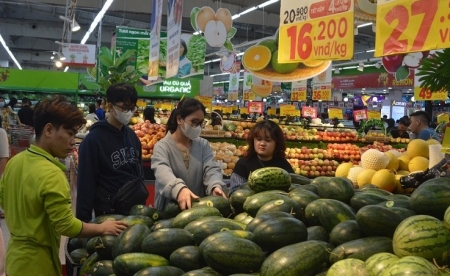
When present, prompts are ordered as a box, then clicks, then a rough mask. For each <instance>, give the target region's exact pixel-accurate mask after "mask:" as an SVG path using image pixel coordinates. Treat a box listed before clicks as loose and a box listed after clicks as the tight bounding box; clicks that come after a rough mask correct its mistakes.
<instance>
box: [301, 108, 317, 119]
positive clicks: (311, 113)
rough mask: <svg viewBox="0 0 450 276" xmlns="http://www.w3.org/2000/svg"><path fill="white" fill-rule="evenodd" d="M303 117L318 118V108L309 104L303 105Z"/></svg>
mask: <svg viewBox="0 0 450 276" xmlns="http://www.w3.org/2000/svg"><path fill="white" fill-rule="evenodd" d="M302 117H311V118H313V119H314V118H317V108H316V107H309V106H304V107H302Z"/></svg>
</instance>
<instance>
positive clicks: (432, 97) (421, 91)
mask: <svg viewBox="0 0 450 276" xmlns="http://www.w3.org/2000/svg"><path fill="white" fill-rule="evenodd" d="M417 71H418V70H415V72H417ZM419 79H420V77H418V76H416V74H415V73H414V99H415V100H416V101H445V100H447V98H448V95H447V94H448V93H447V91H445V90H441V91H431V90H430V89H428V88H426V87H423V88H422V87H420V85H421V84H422V82H421V81H420V80H419Z"/></svg>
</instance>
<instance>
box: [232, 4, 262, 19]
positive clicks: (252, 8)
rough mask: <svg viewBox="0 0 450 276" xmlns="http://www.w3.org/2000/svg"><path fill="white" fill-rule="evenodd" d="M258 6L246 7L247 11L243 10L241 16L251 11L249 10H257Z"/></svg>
mask: <svg viewBox="0 0 450 276" xmlns="http://www.w3.org/2000/svg"><path fill="white" fill-rule="evenodd" d="M257 8H258V7H256V6H254V7H251V8H248V9H246V10H245V11H243V12H241V13H240V14H239V16H241V15H244V14H247V13H249V12H252V11H254V10H256V9H257ZM231 18H233V17H231Z"/></svg>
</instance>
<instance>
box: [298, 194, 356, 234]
mask: <svg viewBox="0 0 450 276" xmlns="http://www.w3.org/2000/svg"><path fill="white" fill-rule="evenodd" d="M312 204H314V205H313V206H314V208H311V206H312ZM316 208H317V210H316ZM312 212H315V213H312ZM314 216H317V217H318V218H319V221H320V225H322V226H323V227H325V229H327V231H331V230H332V229H333V228H334V227H335V226H336V225H337V224H338V223H339V222H342V221H346V220H352V219H355V213H354V211H353V209H352V208H351V207H350V206H348V205H347V204H345V203H343V202H341V201H338V200H335V199H318V200H316V201H313V202H312V203H310V204H308V206H306V210H305V217H306V219H307V220H308V217H314Z"/></svg>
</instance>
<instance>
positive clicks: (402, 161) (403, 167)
mask: <svg viewBox="0 0 450 276" xmlns="http://www.w3.org/2000/svg"><path fill="white" fill-rule="evenodd" d="M397 160H398V170H399V171H409V167H408V164H409V161H411V158H409V157H408V155H406V154H404V155H402V156H400V157H399V158H397Z"/></svg>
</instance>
